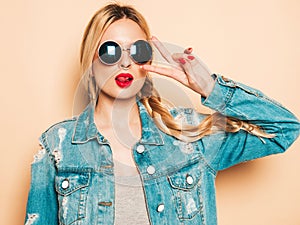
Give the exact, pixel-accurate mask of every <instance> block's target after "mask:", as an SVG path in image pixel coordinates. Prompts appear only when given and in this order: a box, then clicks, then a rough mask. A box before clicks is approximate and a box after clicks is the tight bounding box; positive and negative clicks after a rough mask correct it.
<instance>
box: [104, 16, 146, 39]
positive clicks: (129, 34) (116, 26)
mask: <svg viewBox="0 0 300 225" xmlns="http://www.w3.org/2000/svg"><path fill="white" fill-rule="evenodd" d="M141 39H144V40H146V39H147V37H146V34H145V32H144V31H143V30H142V29H141V28H140V26H139V25H138V24H137V23H136V22H134V21H133V20H131V19H126V18H124V19H120V20H117V21H115V22H114V23H112V24H111V25H110V26H109V27H108V28H107V29H106V31H105V32H104V34H103V36H102V38H101V40H100V43H101V42H104V41H106V40H114V41H117V42H118V43H120V44H127V43H132V42H134V41H136V40H141Z"/></svg>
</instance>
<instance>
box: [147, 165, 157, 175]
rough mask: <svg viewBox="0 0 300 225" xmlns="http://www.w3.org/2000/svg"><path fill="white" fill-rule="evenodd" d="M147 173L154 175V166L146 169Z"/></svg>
mask: <svg viewBox="0 0 300 225" xmlns="http://www.w3.org/2000/svg"><path fill="white" fill-rule="evenodd" d="M147 173H148V174H154V173H155V168H154V166H148V168H147Z"/></svg>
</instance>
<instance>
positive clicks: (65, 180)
mask: <svg viewBox="0 0 300 225" xmlns="http://www.w3.org/2000/svg"><path fill="white" fill-rule="evenodd" d="M69 185H70V182H69V180H68V179H64V180H63V182H62V183H61V187H62V188H63V189H67V188H68V187H69Z"/></svg>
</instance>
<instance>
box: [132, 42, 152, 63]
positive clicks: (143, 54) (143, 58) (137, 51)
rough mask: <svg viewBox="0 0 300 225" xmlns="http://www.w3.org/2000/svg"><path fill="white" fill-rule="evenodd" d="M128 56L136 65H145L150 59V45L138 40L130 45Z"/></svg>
mask: <svg viewBox="0 0 300 225" xmlns="http://www.w3.org/2000/svg"><path fill="white" fill-rule="evenodd" d="M130 55H131V57H132V58H133V60H134V61H135V62H136V63H138V64H145V63H147V62H149V61H150V60H151V59H152V48H151V45H150V44H149V43H148V42H147V41H144V40H138V41H136V42H134V43H133V44H132V45H131V48H130Z"/></svg>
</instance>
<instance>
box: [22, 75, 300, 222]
mask: <svg viewBox="0 0 300 225" xmlns="http://www.w3.org/2000/svg"><path fill="white" fill-rule="evenodd" d="M214 78H215V79H216V83H215V87H214V89H213V91H212V93H211V94H210V95H209V96H208V97H207V98H203V99H202V103H203V104H204V105H205V106H208V107H210V108H212V109H213V110H216V111H218V112H220V113H222V114H224V115H226V116H231V117H235V118H238V119H240V120H247V121H249V122H251V123H253V124H256V125H259V126H260V127H262V128H263V129H264V130H265V131H266V132H267V133H270V134H275V135H276V136H275V137H274V138H270V139H267V138H263V139H262V138H259V137H257V136H255V135H252V134H250V133H248V132H246V131H243V130H241V131H239V132H237V133H225V132H220V131H219V132H215V133H213V134H212V135H209V136H205V137H203V138H202V139H200V140H198V141H195V142H191V143H186V142H182V141H180V140H178V139H176V138H174V137H172V136H169V135H167V134H165V133H163V132H162V131H161V130H159V129H158V128H157V127H156V125H155V123H154V122H153V120H152V118H151V117H150V116H149V115H148V113H147V111H146V109H145V108H144V106H143V105H142V104H141V103H138V106H139V112H140V118H141V122H142V137H141V139H140V140H139V142H138V143H136V144H135V145H134V146H133V148H132V152H133V157H134V161H135V163H136V166H137V168H138V171H139V174H140V177H141V180H142V183H143V188H144V194H145V200H146V207H147V211H148V216H149V220H150V223H151V224H154V225H164V224H165V225H167V224H168V225H177V224H178V225H179V224H197V225H204V224H206V225H216V224H217V216H216V201H215V178H216V175H217V172H218V171H219V170H223V169H225V168H228V167H230V166H233V165H235V164H238V163H240V162H245V161H248V160H252V159H255V158H259V157H263V156H266V155H270V154H275V153H282V152H284V151H285V150H286V149H287V148H288V147H289V146H290V145H291V144H292V143H293V142H294V140H295V139H296V138H297V137H298V135H299V128H300V124H299V121H298V120H297V119H296V118H295V116H294V115H293V114H292V113H291V112H289V111H288V110H287V109H285V108H284V107H282V106H281V105H280V104H278V103H276V102H275V101H273V100H271V99H269V98H268V97H266V96H265V95H264V94H263V93H261V92H260V91H258V90H255V89H253V88H250V87H248V86H245V85H243V84H240V83H237V82H234V81H232V80H230V79H227V78H224V77H221V76H219V75H218V76H216V75H214ZM171 113H172V114H173V116H174V117H175V118H177V119H182V120H184V121H185V122H187V123H190V124H198V123H199V122H201V120H203V118H205V116H204V115H201V114H199V113H197V112H195V111H194V110H193V109H189V108H176V109H174V110H172V111H171ZM40 142H41V145H42V146H43V148H42V149H41V150H40V151H39V152H38V154H37V155H36V156H35V160H34V162H33V164H32V179H31V188H30V192H29V197H28V203H27V214H26V220H25V223H26V224H34V225H57V224H61V225H70V224H72V225H75V224H76V225H100V224H105V225H110V224H111V225H113V224H114V209H115V207H114V200H115V193H114V190H115V189H114V164H113V156H112V150H111V148H110V145H109V143H108V141H107V140H106V139H105V138H104V137H103V136H102V135H101V134H100V133H99V131H98V130H97V128H96V125H95V122H94V107H93V106H92V105H89V106H88V107H87V108H86V109H85V110H84V111H83V112H82V113H81V114H80V115H79V116H78V117H75V118H73V119H70V120H66V121H63V122H60V123H58V124H55V125H54V126H52V127H50V128H49V129H48V130H47V131H45V132H44V133H43V134H42V135H41V138H40Z"/></svg>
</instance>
